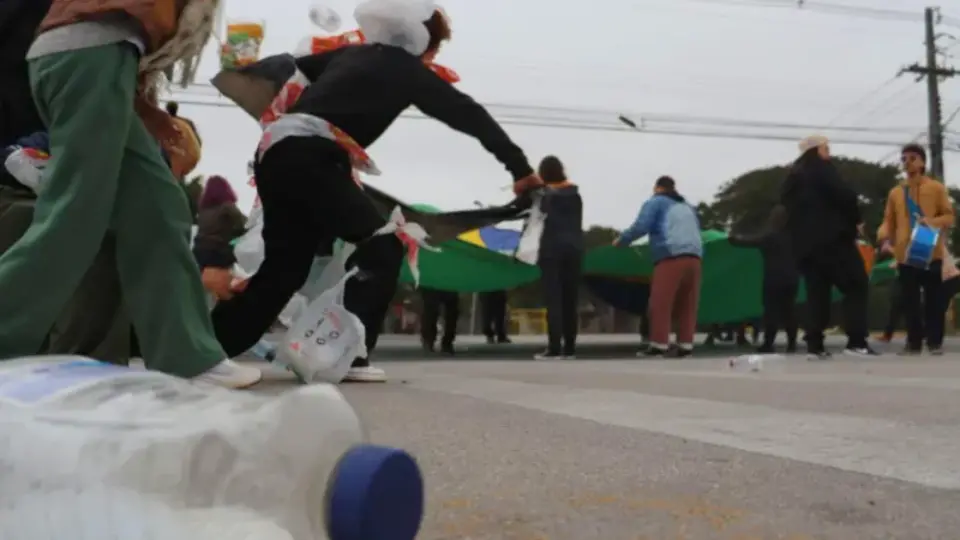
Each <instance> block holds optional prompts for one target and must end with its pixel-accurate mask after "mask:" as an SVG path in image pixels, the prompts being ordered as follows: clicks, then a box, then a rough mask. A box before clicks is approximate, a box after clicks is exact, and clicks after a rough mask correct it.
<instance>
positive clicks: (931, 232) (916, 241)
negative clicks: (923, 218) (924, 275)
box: [904, 225, 940, 269]
mask: <svg viewBox="0 0 960 540" xmlns="http://www.w3.org/2000/svg"><path fill="white" fill-rule="evenodd" d="M939 238H940V231H939V230H938V229H934V228H933V227H929V226H927V225H917V226H916V227H914V228H913V233H912V234H911V235H910V243H909V244H907V256H906V261H904V262H905V264H908V265H910V266H915V267H917V268H924V269H926V268H928V267H929V266H930V261H931V260H932V259H933V250H934V249H936V247H937V240H939Z"/></svg>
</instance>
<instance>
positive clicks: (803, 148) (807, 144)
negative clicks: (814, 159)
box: [797, 135, 830, 154]
mask: <svg viewBox="0 0 960 540" xmlns="http://www.w3.org/2000/svg"><path fill="white" fill-rule="evenodd" d="M827 144H830V140H829V139H827V138H826V137H824V136H823V135H811V136H809V137H806V138H804V139H802V140H801V141H800V144H799V145H797V146H798V147H799V148H800V153H801V154H806V153H807V151H808V150H810V149H811V148H818V147H820V146H824V145H827Z"/></svg>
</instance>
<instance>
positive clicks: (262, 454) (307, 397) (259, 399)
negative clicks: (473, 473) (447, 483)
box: [0, 357, 423, 540]
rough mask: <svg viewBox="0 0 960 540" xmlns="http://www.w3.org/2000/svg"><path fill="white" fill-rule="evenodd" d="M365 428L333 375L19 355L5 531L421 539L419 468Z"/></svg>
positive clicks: (2, 459)
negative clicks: (318, 377)
mask: <svg viewBox="0 0 960 540" xmlns="http://www.w3.org/2000/svg"><path fill="white" fill-rule="evenodd" d="M363 438H364V437H363V432H362V429H361V426H360V421H359V419H358V418H357V415H356V414H355V413H354V411H353V409H352V407H351V406H350V405H349V404H348V403H347V402H346V400H345V399H344V398H343V396H342V395H341V394H340V392H339V391H338V390H337V389H336V388H335V387H333V386H330V385H313V386H305V387H299V388H297V389H294V390H291V391H288V392H285V393H282V394H280V395H277V396H259V395H256V394H253V393H249V392H235V391H230V390H225V389H222V388H218V387H213V386H210V385H205V384H201V383H194V382H189V381H186V380H183V379H178V378H175V377H171V376H168V375H163V374H160V373H156V372H149V371H143V370H136V369H128V368H122V367H116V366H111V365H108V364H102V363H99V362H95V361H92V360H88V359H82V358H80V357H36V358H31V359H24V360H13V361H8V362H4V363H3V364H2V366H0V485H3V490H0V540H19V539H25V538H29V539H30V540H61V539H63V538H71V540H104V539H108V538H124V539H128V538H129V539H134V538H151V539H156V540H214V539H217V540H219V539H222V538H244V539H249V540H281V539H282V540H287V539H289V540H328V539H329V540H379V539H381V538H387V537H386V536H384V534H385V533H383V532H382V531H383V530H389V531H390V532H391V533H392V534H391V535H390V536H389V537H388V538H390V539H392V540H412V539H413V538H414V537H415V535H416V531H417V529H418V528H419V524H420V519H421V517H422V513H423V483H422V478H421V477H420V473H419V469H418V467H417V465H416V463H415V461H414V460H413V458H411V457H410V456H409V455H407V454H406V453H405V452H403V451H400V450H397V449H391V448H383V447H376V446H372V445H365V444H363ZM119 508H126V510H124V511H119V510H118V509H119ZM91 509H95V510H94V511H91ZM324 509H326V511H324ZM114 510H117V511H114ZM3 514H9V515H11V516H16V518H15V519H14V518H11V519H4V518H3ZM25 516H38V517H42V516H47V517H49V519H36V520H34V519H27V518H26V517H25ZM125 516H134V518H129V517H125ZM157 522H163V523H165V525H164V526H163V527H159V526H158V527H159V528H154V529H153V530H152V532H151V533H150V534H149V535H137V534H134V529H137V528H138V527H142V525H141V524H142V523H157ZM217 523H219V524H221V526H219V527H218V526H214V525H215V524H217ZM239 523H245V524H246V525H245V527H244V528H243V534H239V535H233V534H230V531H238V532H241V531H239V530H238V528H237V524H239ZM58 524H60V525H62V527H61V526H60V525H58ZM384 527H386V528H387V529H384ZM255 531H261V533H258V534H254V532H255ZM278 531H279V533H278ZM397 532H399V533H400V534H399V535H397V534H396V533H397ZM280 533H285V534H286V536H284V535H283V534H280Z"/></svg>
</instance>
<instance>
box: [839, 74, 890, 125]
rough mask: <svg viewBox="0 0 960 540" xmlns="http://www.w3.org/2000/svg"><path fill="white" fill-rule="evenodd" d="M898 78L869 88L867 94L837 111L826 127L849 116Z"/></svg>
mask: <svg viewBox="0 0 960 540" xmlns="http://www.w3.org/2000/svg"><path fill="white" fill-rule="evenodd" d="M898 79H899V77H897V76H893V77H890V78H889V79H887V80H886V81H883V82H882V83H880V85H879V86H876V87H874V88H873V89H872V90H869V91H868V92H866V93H865V94H863V95H861V96H860V97H859V98H857V99H856V100H854V101H851V102H850V103H849V104H847V105H845V106H844V107H843V108H842V109H840V112H839V113H837V114H836V116H834V117H833V118H831V119H830V121H829V122H827V125H826V127H828V128H829V127H831V126H833V124H835V123H837V121H838V120H840V119H841V118H843V117H845V116H847V114H848V113H850V111H852V110H855V109H856V108H857V106H859V105H860V104H862V103H865V102H867V101H868V100H870V99H871V98H873V97H874V96H876V95H878V94H880V93H881V92H882V91H883V90H885V89H886V88H887V87H889V86H890V85H891V84H893V83H894V82H896V81H897V80H898Z"/></svg>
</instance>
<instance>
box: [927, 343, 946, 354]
mask: <svg viewBox="0 0 960 540" xmlns="http://www.w3.org/2000/svg"><path fill="white" fill-rule="evenodd" d="M927 351H929V352H930V355H931V356H943V347H940V346H938V345H935V346H933V347H931V346H929V345H928V346H927Z"/></svg>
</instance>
